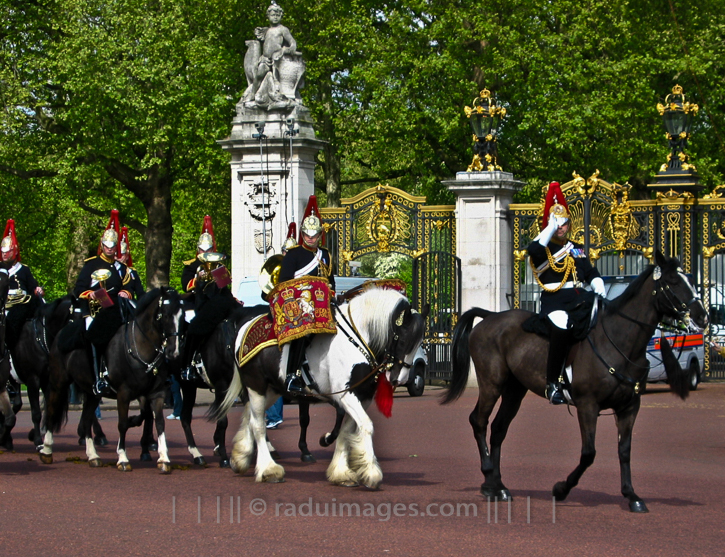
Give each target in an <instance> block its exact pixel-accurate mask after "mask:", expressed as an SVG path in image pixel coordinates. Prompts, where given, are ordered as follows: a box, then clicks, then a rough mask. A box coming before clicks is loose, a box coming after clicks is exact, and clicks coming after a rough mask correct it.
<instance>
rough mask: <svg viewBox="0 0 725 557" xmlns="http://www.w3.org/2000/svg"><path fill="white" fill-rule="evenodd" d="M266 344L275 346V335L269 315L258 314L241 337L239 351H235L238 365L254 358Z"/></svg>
mask: <svg viewBox="0 0 725 557" xmlns="http://www.w3.org/2000/svg"><path fill="white" fill-rule="evenodd" d="M268 346H277V337H276V336H275V334H274V326H273V325H272V320H271V319H270V318H269V315H260V316H259V317H256V318H255V319H254V321H252V324H251V325H250V326H249V328H248V329H247V332H246V333H245V335H244V338H243V339H242V344H241V345H240V346H239V352H238V353H237V361H238V362H239V367H242V366H243V365H244V364H246V363H247V362H248V361H249V360H251V359H252V358H254V356H256V355H257V353H258V352H259V351H260V350H264V349H265V348H267V347H268Z"/></svg>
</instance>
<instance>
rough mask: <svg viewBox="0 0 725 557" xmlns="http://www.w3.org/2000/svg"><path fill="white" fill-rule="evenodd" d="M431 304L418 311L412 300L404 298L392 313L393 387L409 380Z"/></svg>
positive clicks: (390, 355) (390, 376) (391, 375)
mask: <svg viewBox="0 0 725 557" xmlns="http://www.w3.org/2000/svg"><path fill="white" fill-rule="evenodd" d="M429 311H430V306H428V305H426V306H425V308H424V309H423V313H418V312H417V311H415V310H414V309H413V308H412V307H411V306H410V302H409V301H408V300H407V299H405V298H402V299H401V300H400V301H399V302H398V304H397V305H396V307H395V309H394V310H393V313H392V315H391V320H392V324H391V326H392V331H393V334H392V341H391V346H390V348H389V349H388V357H389V359H390V360H391V361H392V365H391V367H390V369H389V370H388V372H387V373H388V378H389V380H390V383H391V384H392V385H393V387H397V386H398V385H404V384H405V383H407V382H408V379H409V373H410V368H411V366H412V365H413V358H414V357H415V353H416V352H417V351H418V348H419V347H420V345H421V343H422V342H423V333H424V331H425V318H426V317H427V316H428V312H429Z"/></svg>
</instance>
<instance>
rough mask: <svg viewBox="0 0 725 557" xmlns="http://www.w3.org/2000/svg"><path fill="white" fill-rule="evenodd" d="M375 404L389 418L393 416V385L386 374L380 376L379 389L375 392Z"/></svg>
mask: <svg viewBox="0 0 725 557" xmlns="http://www.w3.org/2000/svg"><path fill="white" fill-rule="evenodd" d="M375 404H377V406H378V410H380V413H381V414H382V415H383V416H385V417H386V418H389V417H390V416H392V415H393V385H391V383H390V381H388V377H387V376H386V375H385V373H381V374H380V375H378V388H377V389H376V390H375Z"/></svg>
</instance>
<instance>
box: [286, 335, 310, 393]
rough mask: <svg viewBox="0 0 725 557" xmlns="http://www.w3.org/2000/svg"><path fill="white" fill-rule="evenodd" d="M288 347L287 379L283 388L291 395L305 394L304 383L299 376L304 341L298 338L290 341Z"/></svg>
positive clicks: (303, 352) (303, 354) (303, 355)
mask: <svg viewBox="0 0 725 557" xmlns="http://www.w3.org/2000/svg"><path fill="white" fill-rule="evenodd" d="M289 344H290V347H289V359H288V360H287V379H286V380H285V388H286V389H287V392H288V393H289V394H291V395H301V394H304V393H305V383H304V381H303V380H302V377H301V376H300V374H299V370H300V366H301V365H302V360H303V359H304V357H305V346H306V344H307V342H306V339H304V338H298V339H295V340H293V341H291V342H290V343H289Z"/></svg>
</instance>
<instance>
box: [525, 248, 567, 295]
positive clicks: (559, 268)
mask: <svg viewBox="0 0 725 557" xmlns="http://www.w3.org/2000/svg"><path fill="white" fill-rule="evenodd" d="M544 249H545V250H546V257H547V258H548V259H549V268H550V269H551V270H552V271H554V272H555V273H564V278H563V279H561V283H560V284H559V286H557V287H556V288H553V289H552V288H547V287H546V286H544V283H543V282H541V279H540V278H539V272H538V271H537V270H536V267H535V266H534V262H533V261H532V260H531V258H530V257H529V265H531V270H532V271H533V273H534V278H535V279H536V282H537V283H538V284H539V286H540V287H541V289H542V290H543V291H544V292H549V293H554V292H558V291H559V290H561V289H562V288H563V286H564V285H565V284H566V281H567V279H568V278H569V275H570V274H572V272H575V269H576V265H575V263H574V258H573V257H572V256H571V254H570V253H567V254H566V256H565V257H564V260H563V261H562V263H561V265H558V264H557V262H556V260H555V259H554V257H553V256H552V255H551V251H550V250H549V248H548V247H546V248H544Z"/></svg>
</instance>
